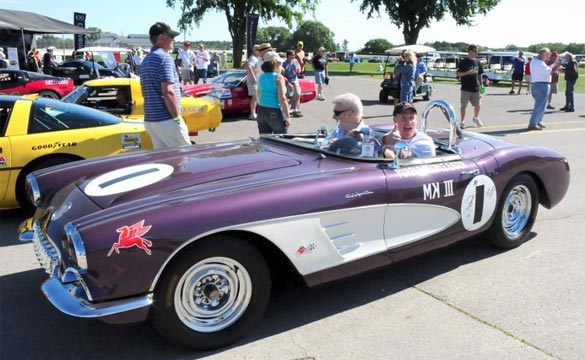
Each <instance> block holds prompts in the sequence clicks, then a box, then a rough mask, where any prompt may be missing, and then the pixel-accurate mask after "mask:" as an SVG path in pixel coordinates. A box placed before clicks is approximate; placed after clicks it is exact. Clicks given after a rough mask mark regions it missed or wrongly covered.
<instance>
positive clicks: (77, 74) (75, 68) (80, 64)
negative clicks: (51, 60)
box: [52, 59, 130, 85]
mask: <svg viewBox="0 0 585 360" xmlns="http://www.w3.org/2000/svg"><path fill="white" fill-rule="evenodd" d="M52 72H53V75H55V76H60V77H68V78H71V79H73V83H74V84H75V85H81V84H83V82H84V81H87V80H91V79H98V78H103V77H115V78H124V77H129V76H130V75H129V74H127V73H124V72H123V71H121V70H120V69H117V68H106V67H104V66H102V65H100V64H98V63H97V62H95V61H91V60H81V59H74V60H67V61H65V62H63V63H61V64H60V65H58V66H56V67H53V68H52Z"/></svg>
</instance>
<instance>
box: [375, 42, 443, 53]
mask: <svg viewBox="0 0 585 360" xmlns="http://www.w3.org/2000/svg"><path fill="white" fill-rule="evenodd" d="M405 50H410V51H414V52H415V53H417V54H424V53H428V52H432V51H435V49H434V48H432V47H430V46H426V45H418V44H414V45H401V46H397V47H394V48H392V49H390V50H386V51H385V53H386V54H390V55H400V54H401V53H402V52H403V51H405Z"/></svg>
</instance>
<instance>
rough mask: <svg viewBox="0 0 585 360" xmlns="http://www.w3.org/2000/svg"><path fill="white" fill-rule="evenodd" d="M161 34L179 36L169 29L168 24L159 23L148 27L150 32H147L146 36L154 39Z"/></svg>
mask: <svg viewBox="0 0 585 360" xmlns="http://www.w3.org/2000/svg"><path fill="white" fill-rule="evenodd" d="M163 34H167V35H169V36H171V37H175V36H177V35H179V34H180V32H178V31H175V30H173V29H171V27H170V25H169V24H167V23H164V22H160V21H159V22H157V23H155V24H154V25H152V26H151V27H150V30H148V35H150V37H155V36H159V35H163Z"/></svg>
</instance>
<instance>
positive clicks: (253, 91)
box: [246, 80, 258, 97]
mask: <svg viewBox="0 0 585 360" xmlns="http://www.w3.org/2000/svg"><path fill="white" fill-rule="evenodd" d="M246 84H247V85H248V96H252V97H258V83H256V84H252V81H251V80H246Z"/></svg>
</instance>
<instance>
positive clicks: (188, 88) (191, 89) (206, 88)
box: [183, 82, 223, 96]
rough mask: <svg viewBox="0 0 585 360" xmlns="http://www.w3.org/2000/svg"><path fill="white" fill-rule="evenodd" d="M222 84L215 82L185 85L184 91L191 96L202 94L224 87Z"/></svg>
mask: <svg viewBox="0 0 585 360" xmlns="http://www.w3.org/2000/svg"><path fill="white" fill-rule="evenodd" d="M222 88H223V85H222V84H214V83H210V82H208V83H206V84H196V85H185V86H183V92H185V94H187V95H191V96H201V95H206V94H208V93H209V92H211V91H220V90H219V89H222Z"/></svg>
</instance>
